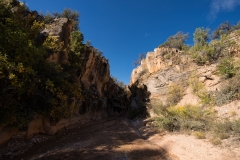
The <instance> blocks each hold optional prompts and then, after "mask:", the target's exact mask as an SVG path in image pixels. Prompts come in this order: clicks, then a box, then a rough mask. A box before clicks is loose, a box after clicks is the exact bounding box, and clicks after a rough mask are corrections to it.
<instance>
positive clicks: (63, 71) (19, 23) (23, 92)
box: [0, 2, 82, 126]
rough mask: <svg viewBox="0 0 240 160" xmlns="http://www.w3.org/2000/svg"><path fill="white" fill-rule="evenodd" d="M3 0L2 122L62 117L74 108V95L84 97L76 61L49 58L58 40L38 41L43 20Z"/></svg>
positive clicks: (0, 38) (0, 19)
mask: <svg viewBox="0 0 240 160" xmlns="http://www.w3.org/2000/svg"><path fill="white" fill-rule="evenodd" d="M24 10H25V8H24V6H19V9H18V10H17V11H16V12H14V13H13V12H12V11H11V6H9V5H5V4H3V2H0V32H1V36H0V87H1V90H0V124H1V125H2V124H4V125H17V126H18V125H22V124H25V123H26V122H28V120H29V119H31V118H33V116H34V115H36V114H42V115H45V116H48V117H50V118H52V119H53V120H59V119H60V118H62V117H68V116H70V115H71V113H72V112H73V109H74V106H72V103H71V99H72V98H77V99H81V98H82V95H81V88H80V86H79V84H78V83H77V82H76V81H75V78H74V76H75V75H74V74H71V73H72V72H73V71H72V69H75V68H73V67H72V64H71V63H69V64H63V65H60V64H58V63H52V62H49V61H47V60H46V59H47V57H48V54H47V51H48V50H49V49H50V50H57V49H56V48H54V47H52V48H51V46H55V45H56V43H57V42H54V41H51V40H49V41H48V40H47V41H45V42H44V46H42V45H39V44H38V45H37V41H36V37H37V34H38V32H39V31H40V30H41V29H42V26H43V25H42V22H38V21H34V20H29V19H25V20H23V15H22V13H23V12H24ZM30 18H32V17H30Z"/></svg>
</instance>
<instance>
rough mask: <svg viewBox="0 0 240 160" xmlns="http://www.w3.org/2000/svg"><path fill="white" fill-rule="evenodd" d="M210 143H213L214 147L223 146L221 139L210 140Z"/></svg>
mask: <svg viewBox="0 0 240 160" xmlns="http://www.w3.org/2000/svg"><path fill="white" fill-rule="evenodd" d="M210 142H211V143H212V144H213V145H220V144H222V141H221V139H220V138H219V137H215V138H212V139H211V140H210Z"/></svg>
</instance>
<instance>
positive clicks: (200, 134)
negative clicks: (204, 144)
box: [193, 131, 206, 139]
mask: <svg viewBox="0 0 240 160" xmlns="http://www.w3.org/2000/svg"><path fill="white" fill-rule="evenodd" d="M193 135H194V136H195V137H196V138H197V139H205V138H206V134H205V133H204V132H199V131H198V132H194V133H193Z"/></svg>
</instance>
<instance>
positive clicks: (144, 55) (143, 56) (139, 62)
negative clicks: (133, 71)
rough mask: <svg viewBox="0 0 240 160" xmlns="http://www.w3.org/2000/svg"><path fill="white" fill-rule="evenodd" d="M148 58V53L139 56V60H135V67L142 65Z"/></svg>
mask: <svg viewBox="0 0 240 160" xmlns="http://www.w3.org/2000/svg"><path fill="white" fill-rule="evenodd" d="M145 58H146V53H141V54H139V55H138V58H137V59H135V60H134V62H133V65H134V66H135V67H137V66H139V65H141V61H142V60H143V59H145Z"/></svg>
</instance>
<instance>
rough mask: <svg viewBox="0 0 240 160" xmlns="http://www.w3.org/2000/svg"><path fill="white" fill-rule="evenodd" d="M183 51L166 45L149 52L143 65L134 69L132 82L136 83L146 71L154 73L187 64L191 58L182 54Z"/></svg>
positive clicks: (142, 62)
mask: <svg viewBox="0 0 240 160" xmlns="http://www.w3.org/2000/svg"><path fill="white" fill-rule="evenodd" d="M181 52H182V51H179V50H178V49H174V48H164V47H161V48H156V49H154V52H148V53H147V55H146V58H145V59H143V60H142V61H141V65H140V66H138V67H137V68H136V69H134V70H133V71H132V75H131V80H130V84H133V83H135V82H136V81H137V80H138V79H139V78H141V77H142V75H144V74H145V73H150V74H152V73H155V72H157V71H159V70H164V69H166V68H168V67H171V66H176V65H178V64H186V63H187V62H188V61H189V60H190V59H189V57H188V56H187V55H181ZM176 67H177V66H176ZM179 70H180V68H179Z"/></svg>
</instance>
